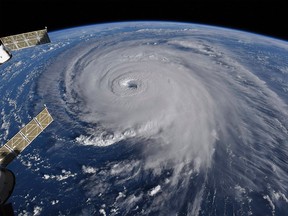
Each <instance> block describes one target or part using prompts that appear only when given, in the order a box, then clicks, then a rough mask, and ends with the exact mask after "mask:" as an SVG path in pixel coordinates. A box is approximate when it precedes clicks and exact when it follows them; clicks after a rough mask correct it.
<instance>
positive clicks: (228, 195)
mask: <svg viewBox="0 0 288 216" xmlns="http://www.w3.org/2000/svg"><path fill="white" fill-rule="evenodd" d="M138 25H139V26H138ZM126 27H127V28H123V29H122V26H121V25H120V26H119V29H118V28H115V29H113V28H112V27H111V29H109V28H107V29H105V31H104V30H103V31H100V30H99V32H101V34H100V33H99V32H98V30H97V31H96V33H91V34H89V31H88V30H87V32H88V33H86V34H87V36H85V31H86V30H85V31H84V30H82V31H83V32H82V34H83V35H84V37H83V38H80V39H76V38H77V37H76V36H75V38H74V39H73V34H72V35H71V38H70V39H69V36H66V37H67V38H65V37H63V38H61V36H57V34H59V32H56V33H54V34H55V40H56V39H57V40H59V42H58V44H57V43H56V42H57V40H56V42H55V44H56V45H54V46H52V48H51V50H50V51H51V52H55V54H54V55H51V56H52V57H51V59H50V61H49V63H47V66H45V68H44V70H43V73H41V74H40V75H39V78H38V79H37V86H36V90H35V91H36V94H37V95H38V96H37V97H38V100H40V99H39V98H42V100H44V101H45V103H47V104H49V106H51V109H52V112H53V114H54V116H55V119H58V123H57V124H58V126H59V127H60V128H62V129H63V131H62V132H60V131H59V134H58V135H57V141H56V144H55V146H52V147H51V149H50V150H49V151H52V152H53V149H54V151H55V149H57V150H59V149H61V147H63V146H65V145H66V144H67V143H71V145H72V147H71V148H73V147H74V148H77V149H79V151H82V150H81V149H88V148H89V150H88V151H90V153H91V154H95V158H93V157H92V156H87V158H86V159H87V160H86V161H85V157H86V156H85V155H83V154H82V155H80V156H79V155H78V156H79V157H80V161H81V162H79V164H80V170H79V171H78V172H79V173H78V174H77V175H75V176H72V177H75V182H76V184H77V185H78V186H79V187H80V188H82V189H83V191H84V192H83V193H84V194H85V197H87V199H88V200H89V202H88V201H87V203H88V204H87V205H86V207H85V205H84V207H81V214H83V215H86V214H90V213H93V212H94V213H95V212H98V213H100V214H102V215H105V214H106V213H107V214H108V215H150V214H151V215H153V214H157V215H177V214H179V215H180V214H183V215H197V214H200V215H223V214H225V213H226V214H228V215H230V213H231V214H232V213H233V214H236V215H242V214H243V215H248V214H256V215H257V214H258V213H259V212H260V210H263V209H261V208H260V209H259V208H258V207H259V206H263V208H264V209H265V210H267V211H268V212H269V214H272V215H274V214H278V213H282V212H283V211H284V209H285V208H287V206H288V197H286V195H285V194H287V190H288V188H287V185H288V182H287V181H288V180H287V179H288V176H287V175H288V173H287V171H288V170H287V166H286V165H287V162H286V160H285V158H286V159H287V148H288V146H287V138H288V133H287V125H288V124H287V116H288V115H287V104H286V103H287V97H286V98H285V97H283V95H280V94H279V93H278V92H277V91H276V90H277V89H276V88H275V85H274V86H273V85H272V82H269V79H267V77H261V71H263V70H265V69H266V70H267V71H268V72H269V70H273V69H271V68H269V64H270V63H271V62H272V61H273V58H274V57H275V56H273V55H274V53H273V50H271V51H269V52H267V53H265V49H264V48H263V50H262V47H264V46H266V44H268V46H272V47H273V46H275V47H277V49H279V50H281V52H285V53H286V54H287V49H288V45H287V43H282V42H280V41H276V40H275V41H273V40H272V39H268V38H264V37H263V38H262V37H260V36H256V35H252V34H251V35H249V34H248V33H241V34H242V35H241V34H240V33H239V32H234V31H230V30H225V29H220V28H219V29H218V28H213V27H203V26H197V25H195V26H193V25H189V24H181V25H180V24H179V26H177V24H171V25H168V24H167V25H162V24H159V26H158V25H156V24H155V26H153V25H152V27H148V26H146V25H145V24H144V26H142V27H141V25H140V24H135V26H134V25H133V24H129V25H128V24H127V26H126ZM91 29H92V28H91ZM95 29H97V28H96V27H95ZM74 31H76V30H74ZM78 31H80V30H78ZM92 32H93V31H92ZM79 34H80V33H79ZM254 40H255V41H257V43H255V42H253V41H254ZM271 41H272V42H271ZM270 43H271V44H270ZM252 48H253V49H254V50H253V49H252ZM275 49H276V48H275ZM57 50H59V51H57ZM248 51H249V52H250V53H249V52H248ZM274 52H275V53H276V51H274ZM277 52H280V51H278V50H277ZM48 53H49V52H48ZM276 54H277V53H276ZM276 54H275V55H276ZM257 55H258V56H257ZM265 55H266V57H267V58H265ZM269 55H270V56H269ZM255 56H257V58H256V57H255ZM252 58H255V59H256V60H255V61H254V60H253V61H252ZM263 59H264V60H263ZM275 59H276V57H275ZM270 60H271V62H269V61H270ZM257 61H258V62H257ZM278 61H279V60H278ZM259 63H261V67H259V66H258V64H259ZM277 63H278V64H279V65H278V66H279V67H280V68H279V67H278V69H282V70H285V68H286V69H287V68H288V66H287V65H283V66H282V65H281V64H282V62H277ZM286 76H287V75H286ZM270 81H271V80H270ZM33 100H34V99H33ZM83 151H84V152H85V150H83ZM98 151H100V152H101V151H103V152H102V153H104V155H106V156H107V155H108V156H107V158H110V159H109V160H108V159H107V158H106V159H105V157H101V156H99V153H97V152H98ZM93 152H94V153H93ZM107 152H109V153H107ZM68 155H69V153H68ZM98 156H99V158H101V160H100V159H99V158H98ZM89 158H90V159H89ZM97 160H99V161H101V162H99V161H98V162H97ZM67 161H68V159H67ZM285 164H286V165H285ZM63 173H66V174H67V171H66V170H64V172H63ZM79 176H82V177H79ZM52 177H53V176H50V177H49V175H46V179H51V178H52ZM77 178H78V179H77ZM53 179H57V178H56V177H55V178H53ZM96 203H97V204H96ZM75 211H76V210H75ZM72 213H73V212H72Z"/></svg>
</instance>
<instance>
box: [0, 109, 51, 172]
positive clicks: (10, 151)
mask: <svg viewBox="0 0 288 216" xmlns="http://www.w3.org/2000/svg"><path fill="white" fill-rule="evenodd" d="M52 121H53V118H52V116H51V115H50V113H49V112H48V109H47V108H46V107H45V108H44V109H43V110H42V111H41V112H40V113H39V114H38V115H37V116H36V117H34V118H33V119H32V120H31V121H30V122H29V123H28V124H27V125H25V126H24V127H23V128H22V129H21V130H20V131H19V132H18V133H17V134H16V135H14V136H13V137H12V139H10V140H9V141H8V142H7V143H6V144H5V145H3V146H2V147H1V148H0V165H1V166H2V167H6V166H7V165H8V164H9V163H10V162H11V161H12V160H13V159H14V158H15V157H17V155H19V154H20V153H21V152H22V151H23V150H24V149H25V148H26V147H27V146H28V145H29V144H30V143H31V142H32V141H33V140H34V139H35V138H36V137H37V136H38V135H39V134H40V133H41V132H42V131H43V130H44V129H45V128H46V127H47V126H48V125H49V124H50V123H51V122H52Z"/></svg>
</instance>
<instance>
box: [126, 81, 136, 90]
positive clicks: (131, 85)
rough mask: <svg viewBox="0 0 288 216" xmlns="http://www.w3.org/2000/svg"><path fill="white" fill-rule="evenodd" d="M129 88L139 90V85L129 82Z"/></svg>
mask: <svg viewBox="0 0 288 216" xmlns="http://www.w3.org/2000/svg"><path fill="white" fill-rule="evenodd" d="M127 87H128V88H132V89H137V88H138V85H137V83H136V82H133V81H129V82H128V83H127Z"/></svg>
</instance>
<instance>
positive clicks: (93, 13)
mask: <svg viewBox="0 0 288 216" xmlns="http://www.w3.org/2000/svg"><path fill="white" fill-rule="evenodd" d="M283 2H284V1H260V0H259V1H257V0H256V1H249V2H248V1H235V0H234V1H233V0H230V1H206V0H204V1H200V0H199V1H184V0H178V1H176V0H171V1H169V0H166V1H157V0H154V1H151V0H150V1H149V0H147V1H144V0H135V1H121V0H119V1H109V0H106V1H105V0H101V1H99V0H94V1H93V0H90V1H89V0H79V1H73V0H72V1H68V0H52V1H46V0H38V1H35V0H22V1H15V0H1V3H0V8H1V12H0V13H1V19H2V21H1V24H0V37H3V36H7V35H11V34H18V33H22V32H28V31H33V30H38V29H42V28H44V27H45V26H47V28H48V32H49V31H53V30H59V29H63V28H68V27H77V26H81V25H88V24H97V23H106V22H115V21H130V20H163V21H182V22H193V23H199V24H208V25H216V26H222V27H228V28H234V29H239V30H244V31H250V32H254V33H259V34H264V35H267V36H271V37H275V38H279V39H284V40H288V25H287V22H288V13H287V10H288V7H287V6H288V4H287V3H283Z"/></svg>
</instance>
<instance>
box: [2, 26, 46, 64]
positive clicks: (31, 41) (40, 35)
mask: <svg viewBox="0 0 288 216" xmlns="http://www.w3.org/2000/svg"><path fill="white" fill-rule="evenodd" d="M50 42H51V41H50V38H49V35H48V33H47V28H46V27H45V28H44V29H41V30H36V31H31V32H26V33H22V34H16V35H10V36H6V37H1V38H0V65H1V64H3V63H5V62H7V61H8V60H9V59H11V58H12V53H13V52H14V51H16V50H20V49H24V48H28V47H33V46H37V45H41V44H46V43H50Z"/></svg>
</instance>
